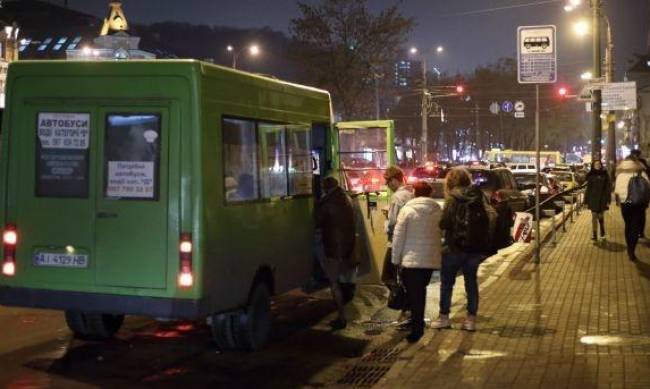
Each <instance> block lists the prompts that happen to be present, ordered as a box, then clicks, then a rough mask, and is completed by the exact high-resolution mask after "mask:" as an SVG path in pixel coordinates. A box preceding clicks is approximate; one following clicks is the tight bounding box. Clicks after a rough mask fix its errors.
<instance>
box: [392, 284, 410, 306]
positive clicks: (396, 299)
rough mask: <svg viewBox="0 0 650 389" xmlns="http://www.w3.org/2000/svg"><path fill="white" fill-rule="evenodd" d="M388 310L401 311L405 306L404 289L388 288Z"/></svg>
mask: <svg viewBox="0 0 650 389" xmlns="http://www.w3.org/2000/svg"><path fill="white" fill-rule="evenodd" d="M389 291H390V293H389V295H388V308H390V309H395V310H398V311H402V310H404V309H405V308H406V306H407V301H406V289H405V288H404V286H402V285H392V286H390V287H389Z"/></svg>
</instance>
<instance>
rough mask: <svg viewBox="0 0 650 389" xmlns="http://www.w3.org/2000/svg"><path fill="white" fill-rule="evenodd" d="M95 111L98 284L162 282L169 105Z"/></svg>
mask: <svg viewBox="0 0 650 389" xmlns="http://www.w3.org/2000/svg"><path fill="white" fill-rule="evenodd" d="M99 117H100V126H99V127H100V131H99V134H98V136H99V139H100V145H101V147H99V148H98V163H97V167H96V176H97V177H98V179H97V180H96V181H95V186H96V193H97V195H96V204H95V207H94V208H95V220H96V222H95V229H96V233H95V235H96V250H95V251H96V253H95V257H96V259H95V261H96V263H97V275H96V277H97V284H99V285H106V286H130V287H141V288H164V287H165V285H166V279H167V247H168V245H167V242H168V236H167V235H168V234H167V222H168V219H167V211H168V208H167V206H168V167H169V162H168V144H169V139H170V135H171V134H170V126H169V115H168V110H167V109H163V108H150V107H147V108H144V107H140V108H139V109H138V110H137V111H133V110H129V109H124V107H120V108H106V107H105V108H103V109H102V110H101V111H100V115H99Z"/></svg>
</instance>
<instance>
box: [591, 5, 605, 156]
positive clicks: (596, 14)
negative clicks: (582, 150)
mask: <svg viewBox="0 0 650 389" xmlns="http://www.w3.org/2000/svg"><path fill="white" fill-rule="evenodd" d="M591 11H592V14H591V25H592V26H593V31H592V35H593V42H592V44H593V64H594V77H595V78H600V76H601V71H600V59H601V58H600V0H591ZM593 95H594V102H593V106H592V109H591V120H592V126H593V136H592V143H591V160H592V161H602V155H601V148H602V122H601V119H600V113H601V102H602V99H601V92H600V89H597V90H594V92H593Z"/></svg>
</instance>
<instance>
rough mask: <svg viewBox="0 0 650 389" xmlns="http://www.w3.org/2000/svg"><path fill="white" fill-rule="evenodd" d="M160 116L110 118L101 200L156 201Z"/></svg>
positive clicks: (106, 138) (139, 115)
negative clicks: (104, 198) (103, 198)
mask: <svg viewBox="0 0 650 389" xmlns="http://www.w3.org/2000/svg"><path fill="white" fill-rule="evenodd" d="M161 137H162V134H161V130H160V116H159V115H154V114H109V115H107V116H106V137H105V140H104V196H105V197H106V198H109V199H115V200H121V199H123V200H158V186H159V184H158V177H159V174H160V173H159V171H160V144H161Z"/></svg>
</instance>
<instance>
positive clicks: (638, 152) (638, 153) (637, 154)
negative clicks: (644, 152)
mask: <svg viewBox="0 0 650 389" xmlns="http://www.w3.org/2000/svg"><path fill="white" fill-rule="evenodd" d="M630 155H631V156H633V157H637V158H640V157H641V150H639V149H634V150H632V151H630Z"/></svg>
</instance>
